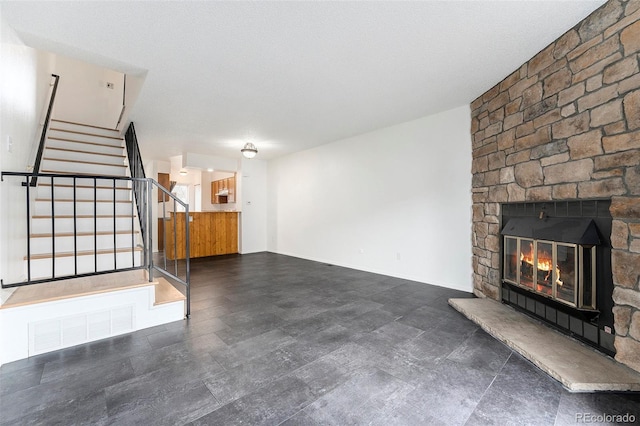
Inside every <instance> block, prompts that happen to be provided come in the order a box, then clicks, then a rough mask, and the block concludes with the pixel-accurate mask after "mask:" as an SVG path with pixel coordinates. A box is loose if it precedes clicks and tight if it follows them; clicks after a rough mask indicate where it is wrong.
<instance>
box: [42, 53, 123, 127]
mask: <svg viewBox="0 0 640 426" xmlns="http://www.w3.org/2000/svg"><path fill="white" fill-rule="evenodd" d="M51 57H52V62H53V69H54V71H53V72H54V73H56V74H58V75H59V76H60V83H59V85H58V94H57V95H56V106H55V114H54V118H58V119H61V120H67V121H73V122H76V123H83V124H90V125H92V126H100V127H106V128H109V129H114V128H115V127H116V124H117V123H118V119H119V118H120V113H121V112H122V104H123V97H124V74H123V73H121V72H118V71H113V70H110V69H107V68H103V67H100V66H97V65H93V64H89V63H87V62H83V61H79V60H76V59H72V58H68V57H65V56H61V55H54V54H51ZM107 83H112V84H113V85H114V87H113V89H110V88H107Z"/></svg>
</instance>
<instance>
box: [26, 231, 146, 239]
mask: <svg viewBox="0 0 640 426" xmlns="http://www.w3.org/2000/svg"><path fill="white" fill-rule="evenodd" d="M139 233H140V231H136V230H134V231H133V232H131V231H130V230H129V231H116V234H117V235H125V234H126V235H131V234H139ZM94 235H113V231H98V232H95V233H94V232H76V237H93V236H94ZM52 236H53V234H51V233H48V234H31V238H51V237H52ZM55 236H56V238H58V237H60V238H64V237H73V232H60V233H56V234H55Z"/></svg>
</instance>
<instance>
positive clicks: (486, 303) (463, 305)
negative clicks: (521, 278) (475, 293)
mask: <svg viewBox="0 0 640 426" xmlns="http://www.w3.org/2000/svg"><path fill="white" fill-rule="evenodd" d="M449 304H450V305H451V306H452V307H453V308H455V309H456V310H458V311H459V312H460V313H462V314H463V315H464V316H466V317H467V318H469V319H470V320H471V321H473V322H475V323H476V324H478V325H479V326H480V327H482V329H483V330H485V331H486V332H487V333H489V334H490V335H492V336H493V337H495V338H496V339H498V340H500V341H501V342H503V343H504V344H506V345H507V346H509V347H510V348H511V349H513V350H514V351H516V352H518V353H519V354H520V355H522V356H523V357H525V358H526V359H528V360H529V361H531V362H532V363H533V364H534V365H536V366H537V367H538V368H540V369H541V370H542V371H544V372H545V373H547V374H549V375H550V376H551V377H553V378H554V379H556V380H558V381H559V382H560V383H562V385H563V386H564V387H566V388H567V389H568V390H569V391H571V392H594V391H640V373H638V372H636V371H634V370H632V369H630V368H629V367H626V366H625V365H622V364H620V363H618V362H616V361H615V360H613V359H612V358H610V357H608V356H606V355H604V354H602V353H600V352H597V351H596V350H594V349H592V348H590V347H588V346H586V345H583V344H582V343H580V342H578V341H576V340H574V339H572V338H570V337H568V336H565V335H564V334H561V333H559V332H557V331H555V330H553V329H551V328H550V327H548V326H546V325H544V324H542V323H539V322H538V321H536V320H534V319H532V318H530V317H528V316H526V315H525V314H522V313H520V312H517V311H516V310H515V309H513V308H511V307H509V306H507V305H503V304H501V303H499V302H496V301H495V300H491V299H449Z"/></svg>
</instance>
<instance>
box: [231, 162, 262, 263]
mask: <svg viewBox="0 0 640 426" xmlns="http://www.w3.org/2000/svg"><path fill="white" fill-rule="evenodd" d="M238 177H239V179H238V178H236V185H237V187H236V191H237V192H238V194H241V199H240V201H241V202H240V203H238V204H237V208H238V210H242V213H241V214H240V237H241V238H240V253H242V254H247V253H256V252H261V251H266V250H267V163H266V162H265V161H262V160H258V159H255V158H253V159H251V160H248V159H246V158H243V159H242V163H241V170H240V172H239V173H238Z"/></svg>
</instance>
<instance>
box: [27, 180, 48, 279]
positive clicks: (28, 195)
mask: <svg viewBox="0 0 640 426" xmlns="http://www.w3.org/2000/svg"><path fill="white" fill-rule="evenodd" d="M26 181H27V184H26V185H25V187H26V188H27V282H30V281H31V206H30V204H31V203H30V198H31V192H30V191H29V186H30V185H29V177H28V176H27V178H26ZM52 190H53V188H52Z"/></svg>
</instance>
